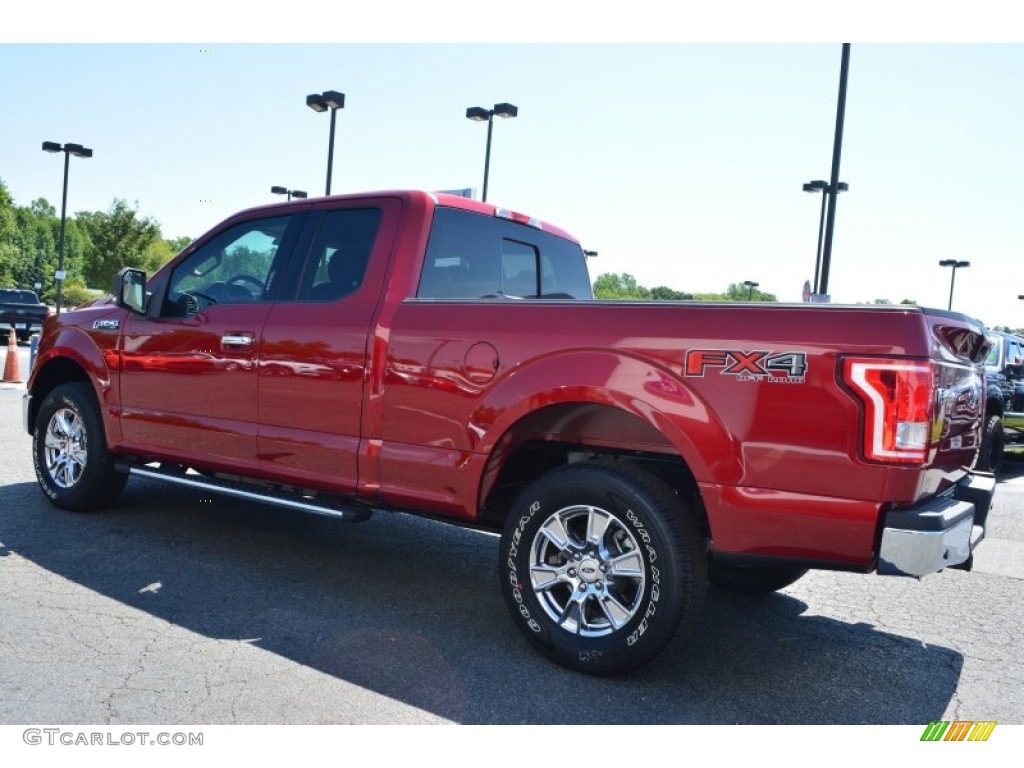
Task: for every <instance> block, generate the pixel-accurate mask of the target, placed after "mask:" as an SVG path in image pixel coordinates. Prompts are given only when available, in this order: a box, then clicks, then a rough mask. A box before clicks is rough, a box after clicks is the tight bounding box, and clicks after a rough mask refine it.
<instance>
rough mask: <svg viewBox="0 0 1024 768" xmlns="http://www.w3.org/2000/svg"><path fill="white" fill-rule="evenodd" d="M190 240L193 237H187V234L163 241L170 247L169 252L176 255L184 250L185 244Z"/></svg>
mask: <svg viewBox="0 0 1024 768" xmlns="http://www.w3.org/2000/svg"><path fill="white" fill-rule="evenodd" d="M192 240H193V238H191V237H189V236H188V235H182V236H181V237H171V238H167V239H165V240H164V242H165V243H167V247H168V248H170V249H171V254H172V255H173V256H177V255H178V254H179V253H181V252H182V251H183V250H185V246H187V245H188V244H189V243H191V242H192Z"/></svg>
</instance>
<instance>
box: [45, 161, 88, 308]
mask: <svg viewBox="0 0 1024 768" xmlns="http://www.w3.org/2000/svg"><path fill="white" fill-rule="evenodd" d="M43 151H44V152H63V153H64V193H63V195H62V196H61V203H60V240H59V242H58V245H57V271H56V273H54V275H53V278H54V280H56V282H57V305H56V306H57V314H58V315H59V314H60V302H61V287H62V286H63V285H64V223H65V221H66V220H67V210H68V165H69V164H70V160H71V156H72V155H74V156H75V157H92V150H91V149H88V148H87V147H83V146H82V145H81V144H65V145H64V146H63V147H62V146H61V145H60V144H58V143H57V142H55V141H44V142H43Z"/></svg>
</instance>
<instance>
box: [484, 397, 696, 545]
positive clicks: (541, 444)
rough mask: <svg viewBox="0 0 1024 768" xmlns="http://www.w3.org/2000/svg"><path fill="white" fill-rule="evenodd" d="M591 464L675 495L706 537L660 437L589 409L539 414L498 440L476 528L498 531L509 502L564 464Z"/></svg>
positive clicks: (690, 479)
mask: <svg viewBox="0 0 1024 768" xmlns="http://www.w3.org/2000/svg"><path fill="white" fill-rule="evenodd" d="M609 436H614V440H612V439H610V438H609ZM612 443H614V444H612ZM624 446H635V447H624ZM594 460H599V461H604V462H617V463H623V464H628V465H630V466H634V467H637V468H638V469H642V470H644V471H645V472H648V473H649V474H652V475H654V476H655V477H657V478H658V479H660V480H661V481H662V482H664V483H665V484H667V485H668V486H669V487H670V488H671V489H672V490H673V491H675V493H676V494H678V495H679V497H680V498H681V499H682V501H683V503H684V504H685V506H686V508H687V509H688V510H689V511H690V513H691V514H692V515H693V517H694V520H695V521H696V523H697V525H698V527H699V528H700V530H701V532H702V533H703V534H704V535H705V536H708V535H710V533H709V525H708V518H707V512H706V510H705V509H704V504H703V501H702V499H701V495H700V491H699V489H698V487H697V482H696V480H695V479H694V476H693V473H692V472H691V471H690V468H689V466H687V464H686V462H685V461H684V460H683V458H682V457H681V456H680V455H679V454H678V453H676V452H675V451H674V450H673V449H672V446H671V444H670V443H669V442H668V440H667V439H666V438H665V436H664V435H662V434H661V433H660V432H658V431H657V430H656V429H655V428H654V427H652V426H651V425H650V424H648V423H647V422H645V421H643V420H642V419H640V418H638V417H637V416H634V415H632V414H630V413H628V412H626V411H623V410H621V409H619V408H614V407H612V406H603V405H597V404H594V403H563V404H560V405H556V406H549V407H547V408H543V409H541V410H539V411H536V412H534V413H532V414H530V415H529V416H526V417H524V418H523V419H521V420H520V421H519V422H517V423H516V424H515V425H514V426H513V427H512V428H511V429H510V430H509V431H508V432H507V433H506V434H505V435H503V436H502V438H501V440H500V441H499V442H498V444H497V445H496V446H495V448H494V450H493V451H492V453H491V458H490V460H489V462H488V467H487V470H486V471H485V473H484V478H485V480H484V493H485V498H484V499H483V500H482V501H483V503H482V504H481V510H480V522H481V523H483V524H484V525H486V526H487V527H494V528H496V529H499V530H500V528H501V526H502V523H503V521H504V519H505V516H506V515H507V514H508V510H509V508H510V507H511V505H512V503H513V501H515V498H516V497H517V496H518V495H519V493H520V492H521V491H522V490H523V489H524V488H525V487H526V486H527V485H528V484H529V483H531V482H532V481H533V480H535V479H536V478H538V477H540V476H541V475H543V474H545V473H546V472H549V471H551V470H553V469H555V468H557V467H560V466H563V465H565V464H573V463H577V462H581V461H594Z"/></svg>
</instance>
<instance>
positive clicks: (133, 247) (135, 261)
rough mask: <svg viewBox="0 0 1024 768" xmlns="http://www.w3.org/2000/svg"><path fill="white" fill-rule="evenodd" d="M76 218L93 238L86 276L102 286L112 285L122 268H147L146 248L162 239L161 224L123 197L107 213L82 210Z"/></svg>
mask: <svg viewBox="0 0 1024 768" xmlns="http://www.w3.org/2000/svg"><path fill="white" fill-rule="evenodd" d="M76 219H77V221H78V222H79V223H80V224H81V225H83V227H84V229H85V231H86V233H87V234H88V235H89V238H90V240H91V248H90V250H89V253H88V255H87V257H86V259H85V265H84V272H85V277H86V279H87V280H88V284H89V285H92V286H97V287H100V288H101V289H103V290H106V289H107V287H108V286H110V285H113V281H114V276H115V275H116V274H117V272H118V270H120V269H121V268H123V267H139V268H141V269H145V268H146V267H147V249H149V248H150V246H151V245H152V244H153V243H154V242H156V241H157V240H159V239H160V225H159V224H158V223H157V222H156V221H154V220H153V219H151V218H141V217H140V216H139V215H138V204H136V206H135V207H134V208H133V207H129V206H128V203H127V202H126V201H124V200H121V199H115V200H114V202H113V203H111V205H110V208H109V209H108V210H107V212H106V213H101V212H98V211H94V212H83V213H79V214H78V215H77V217H76ZM152 255H153V252H150V256H151V257H152Z"/></svg>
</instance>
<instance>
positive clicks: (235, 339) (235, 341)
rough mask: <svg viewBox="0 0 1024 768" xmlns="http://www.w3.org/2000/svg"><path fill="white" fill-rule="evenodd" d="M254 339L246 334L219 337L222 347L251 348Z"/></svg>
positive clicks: (229, 334)
mask: <svg viewBox="0 0 1024 768" xmlns="http://www.w3.org/2000/svg"><path fill="white" fill-rule="evenodd" d="M254 339H255V337H254V336H253V335H252V334H248V333H228V334H225V335H224V336H221V337H220V343H221V346H224V347H251V346H252V343H253V341H254Z"/></svg>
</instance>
